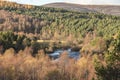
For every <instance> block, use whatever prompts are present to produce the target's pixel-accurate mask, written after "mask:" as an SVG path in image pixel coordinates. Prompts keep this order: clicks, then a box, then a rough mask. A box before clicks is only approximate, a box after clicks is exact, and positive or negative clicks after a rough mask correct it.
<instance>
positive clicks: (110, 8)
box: [43, 3, 120, 16]
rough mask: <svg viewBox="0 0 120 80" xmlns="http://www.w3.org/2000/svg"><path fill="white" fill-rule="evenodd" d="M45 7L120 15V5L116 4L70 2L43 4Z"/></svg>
mask: <svg viewBox="0 0 120 80" xmlns="http://www.w3.org/2000/svg"><path fill="white" fill-rule="evenodd" d="M43 6H44V7H54V8H63V9H68V10H74V11H79V12H100V13H105V14H111V15H117V16H120V6H114V5H79V4H69V3H51V4H46V5H43Z"/></svg>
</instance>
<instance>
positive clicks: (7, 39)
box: [0, 1, 120, 80]
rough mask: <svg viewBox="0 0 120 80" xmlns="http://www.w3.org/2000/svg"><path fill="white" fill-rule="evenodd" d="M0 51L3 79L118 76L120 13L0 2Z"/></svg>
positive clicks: (114, 79)
mask: <svg viewBox="0 0 120 80" xmlns="http://www.w3.org/2000/svg"><path fill="white" fill-rule="evenodd" d="M45 41H46V42H45ZM68 47H69V48H71V50H74V51H75V50H79V52H80V56H81V57H80V59H79V60H74V59H71V58H68V56H67V55H66V54H67V52H63V53H62V55H61V56H62V57H60V59H59V60H57V61H59V62H57V63H56V62H53V61H51V59H50V58H49V57H48V54H46V53H49V54H50V52H53V51H54V49H58V48H62V49H64V48H65V49H66V48H68ZM0 53H1V54H0V65H1V66H0V71H1V72H0V80H21V79H22V80H26V79H29V80H120V76H119V75H120V16H112V15H106V14H101V13H92V12H87V13H86V12H77V11H69V10H65V9H58V8H48V7H42V6H32V5H22V4H17V3H12V2H7V1H0ZM66 61H67V64H66ZM74 72H76V74H74Z"/></svg>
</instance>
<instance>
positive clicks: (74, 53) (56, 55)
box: [49, 48, 80, 60]
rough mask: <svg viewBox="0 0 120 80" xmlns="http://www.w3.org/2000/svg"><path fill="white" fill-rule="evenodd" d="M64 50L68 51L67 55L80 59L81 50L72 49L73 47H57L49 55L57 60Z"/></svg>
mask: <svg viewBox="0 0 120 80" xmlns="http://www.w3.org/2000/svg"><path fill="white" fill-rule="evenodd" d="M64 52H67V56H68V57H69V58H73V59H76V60H77V59H79V58H80V52H79V51H72V50H71V48H69V49H67V50H63V49H57V50H55V51H54V52H53V53H51V54H49V56H50V57H51V58H52V59H54V60H56V59H59V58H60V55H62V54H63V53H64Z"/></svg>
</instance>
